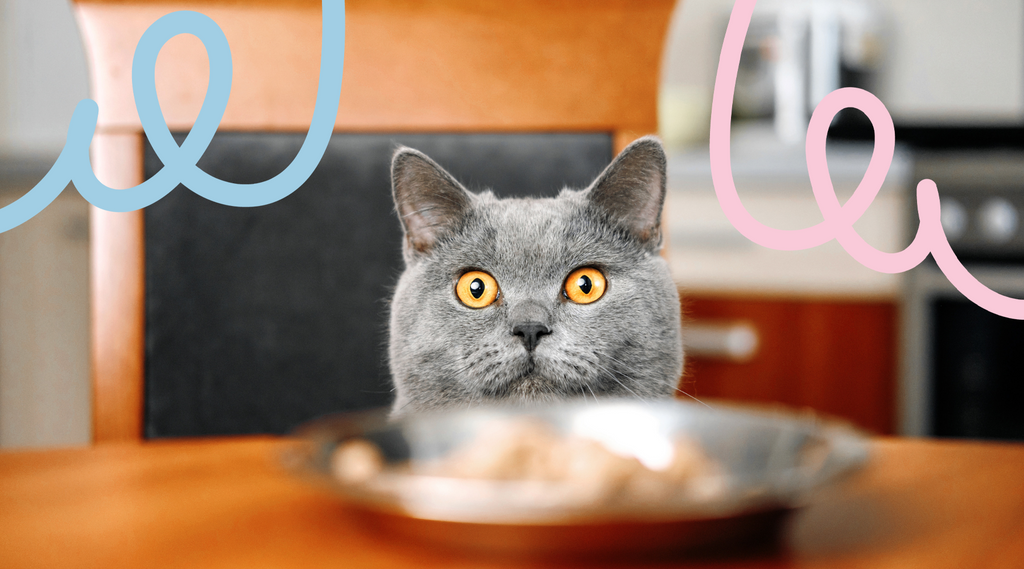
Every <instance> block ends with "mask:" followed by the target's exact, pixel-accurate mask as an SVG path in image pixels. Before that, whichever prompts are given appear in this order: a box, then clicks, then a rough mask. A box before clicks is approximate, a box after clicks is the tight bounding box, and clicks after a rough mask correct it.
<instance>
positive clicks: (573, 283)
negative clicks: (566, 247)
mask: <svg viewBox="0 0 1024 569" xmlns="http://www.w3.org/2000/svg"><path fill="white" fill-rule="evenodd" d="M607 286H608V282H607V281H606V280H605V279H604V275H603V274H601V271H599V270H597V269H595V268H593V267H583V268H582V269H576V270H575V271H573V272H572V274H570V275H569V278H567V279H565V288H564V290H563V292H562V294H564V295H565V297H566V298H568V299H569V300H571V301H573V302H575V303H576V304H590V303H591V302H594V301H595V300H597V299H599V298H601V296H603V295H604V289H605V287H607Z"/></svg>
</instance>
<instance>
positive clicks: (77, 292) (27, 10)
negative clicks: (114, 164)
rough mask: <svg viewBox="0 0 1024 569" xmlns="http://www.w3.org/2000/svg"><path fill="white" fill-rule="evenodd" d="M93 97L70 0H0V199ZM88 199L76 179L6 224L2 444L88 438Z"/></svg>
mask: <svg viewBox="0 0 1024 569" xmlns="http://www.w3.org/2000/svg"><path fill="white" fill-rule="evenodd" d="M87 96H88V86H87V72H86V65H85V56H84V54H83V50H82V46H81V40H80V36H79V34H78V30H77V27H76V26H75V22H74V18H73V16H72V13H71V7H70V5H69V4H68V3H67V1H66V0H0V205H7V204H8V203H10V202H11V201H13V200H15V199H17V198H18V197H20V196H21V195H23V194H24V193H25V192H26V191H28V190H29V189H30V188H31V187H32V186H33V185H34V184H35V183H36V182H37V181H38V179H39V178H41V177H42V176H43V175H44V174H45V172H46V169H47V168H48V167H49V164H50V161H52V159H53V158H54V157H56V155H57V153H59V152H60V149H61V148H62V147H63V146H64V141H65V138H66V136H67V127H68V124H69V123H70V121H71V115H72V113H73V111H74V108H75V105H76V104H77V103H78V101H80V100H81V99H83V98H85V97H87ZM87 214H88V205H87V204H86V202H85V200H83V199H82V198H81V197H80V196H79V195H78V193H77V192H75V191H74V189H72V188H69V189H67V190H65V192H64V194H62V195H61V197H59V198H57V200H56V201H55V202H54V203H53V204H51V205H50V206H49V207H48V208H46V210H44V211H43V212H42V213H41V214H40V215H38V216H36V217H35V218H33V219H31V220H29V221H28V222H26V223H25V224H23V225H21V226H19V227H16V228H14V229H12V230H10V231H7V232H6V233H0V447H12V446H34V447H38V446H65V445H76V444H87V443H88V442H89V440H90V438H91V429H90V421H91V416H90V378H89V354H88V348H89V305H88V302H89V298H88V284H89V281H88V277H89V268H88V259H89V256H88V255H89V252H88V242H87V239H88V225H87V224H88V216H87Z"/></svg>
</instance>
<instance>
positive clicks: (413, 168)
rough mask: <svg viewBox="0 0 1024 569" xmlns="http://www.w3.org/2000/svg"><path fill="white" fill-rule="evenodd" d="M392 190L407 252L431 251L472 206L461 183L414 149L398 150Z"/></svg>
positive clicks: (394, 159) (392, 178)
mask: <svg viewBox="0 0 1024 569" xmlns="http://www.w3.org/2000/svg"><path fill="white" fill-rule="evenodd" d="M391 189H392V193H393V195H394V198H395V207H396V208H397V209H398V216H399V218H400V219H401V221H402V228H403V229H404V230H405V238H406V249H407V250H408V251H411V252H418V253H426V252H428V251H430V249H432V248H433V247H434V245H435V244H436V243H437V241H438V240H439V239H440V238H441V236H442V235H444V234H445V233H447V232H448V231H449V230H450V229H452V228H453V227H454V226H455V225H456V224H457V223H458V221H459V220H460V219H461V218H462V217H463V216H464V215H465V213H466V212H467V211H468V210H469V207H470V205H471V202H470V193H469V191H467V190H466V189H465V188H463V187H462V184H459V183H458V182H457V181H456V180H455V178H453V177H452V176H451V174H449V173H448V172H446V171H445V170H444V168H442V167H441V166H439V165H438V164H437V162H434V161H433V160H431V159H430V158H428V157H427V156H426V155H425V154H423V153H422V152H419V151H417V150H413V149H412V148H404V147H403V148H399V149H398V150H397V151H396V152H395V156H394V158H393V159H392V160H391Z"/></svg>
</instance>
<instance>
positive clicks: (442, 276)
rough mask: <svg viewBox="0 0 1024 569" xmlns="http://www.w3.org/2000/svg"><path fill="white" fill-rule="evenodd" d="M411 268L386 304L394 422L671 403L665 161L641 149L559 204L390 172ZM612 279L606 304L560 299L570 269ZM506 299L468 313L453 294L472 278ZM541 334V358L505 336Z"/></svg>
mask: <svg viewBox="0 0 1024 569" xmlns="http://www.w3.org/2000/svg"><path fill="white" fill-rule="evenodd" d="M392 174H393V177H392V179H393V190H394V196H395V203H396V207H397V210H398V212H399V217H400V218H401V220H402V228H403V230H404V232H405V246H404V250H403V254H404V257H405V261H406V269H405V272H404V273H403V274H402V276H401V278H400V279H399V281H398V286H397V288H396V290H395V294H394V299H393V301H392V306H391V329H390V350H389V355H390V365H391V373H392V377H393V379H394V382H395V392H396V395H397V397H396V400H395V403H394V407H393V409H392V412H393V414H395V415H399V414H404V413H408V412H414V411H424V410H431V409H440V408H449V407H464V406H468V405H473V404H478V403H486V402H496V401H506V402H530V401H548V400H558V399H565V398H571V397H585V398H591V397H603V396H618V397H623V396H624V397H643V398H654V397H669V396H671V395H672V394H673V393H674V391H675V386H676V382H677V380H678V378H679V375H680V373H681V371H682V365H683V351H682V341H681V331H680V316H679V298H678V294H677V292H676V287H675V285H674V284H673V282H672V279H671V277H670V275H669V271H668V266H667V264H666V263H665V260H664V259H662V258H661V256H660V255H659V254H658V252H659V250H660V248H661V236H660V231H659V228H660V217H661V209H662V204H663V202H664V198H665V155H664V152H663V151H662V149H661V145H660V143H658V141H657V140H656V139H654V138H643V139H640V140H639V141H637V142H635V143H633V144H632V145H630V146H629V147H628V148H626V149H625V150H623V152H622V153H621V154H620V155H619V156H618V157H617V158H616V159H615V160H614V161H613V162H612V164H611V165H609V166H608V168H606V169H605V171H604V172H603V173H602V174H601V175H600V176H599V177H598V179H597V180H595V182H594V183H593V184H592V185H591V186H590V187H589V188H587V189H585V190H569V189H566V190H562V192H561V193H560V194H559V196H558V197H557V198H528V199H497V198H495V197H494V196H493V195H492V194H491V193H490V192H489V191H488V192H483V193H480V194H473V193H471V192H469V191H467V190H466V189H465V188H463V187H462V186H461V185H460V184H459V183H458V182H457V181H455V179H454V178H452V177H451V176H450V175H448V174H447V173H446V172H445V171H444V170H443V169H442V168H441V167H440V166H438V165H437V164H436V163H434V162H433V161H431V160H430V159H429V158H427V157H426V156H425V155H423V154H421V153H419V152H417V151H415V150H411V149H408V148H402V149H399V150H398V151H397V152H396V154H395V157H394V161H393V163H392ZM586 266H592V267H597V268H599V269H600V270H601V271H602V272H603V273H604V274H605V276H606V278H607V282H608V287H607V290H606V291H605V294H604V296H603V297H602V298H600V299H599V300H597V301H596V302H593V303H591V304H586V305H578V304H574V303H573V302H571V301H569V300H567V299H566V298H565V297H564V296H563V295H562V287H563V284H564V282H565V279H566V277H567V276H568V275H569V273H571V272H572V271H573V270H575V269H577V268H580V267H586ZM469 269H473V270H482V271H486V272H488V273H490V274H491V275H492V276H494V278H495V279H497V281H498V285H499V288H500V290H501V293H500V296H499V298H498V300H497V301H496V302H495V303H494V304H492V305H491V306H488V307H485V308H481V309H473V308H469V307H467V306H465V305H463V304H462V303H461V302H460V301H459V300H458V298H457V297H456V295H455V283H456V282H457V280H458V279H459V277H460V276H461V275H462V274H463V273H465V272H466V271H467V270H469ZM522 322H541V323H543V324H544V325H546V326H548V328H550V330H551V333H550V334H549V335H546V336H543V337H542V338H541V339H540V341H539V343H538V344H537V347H536V349H535V351H534V352H533V354H532V355H531V354H530V352H528V351H527V349H526V347H525V346H524V342H523V341H522V338H520V337H517V336H514V335H513V334H512V332H511V330H512V328H513V326H515V325H516V324H517V323H522Z"/></svg>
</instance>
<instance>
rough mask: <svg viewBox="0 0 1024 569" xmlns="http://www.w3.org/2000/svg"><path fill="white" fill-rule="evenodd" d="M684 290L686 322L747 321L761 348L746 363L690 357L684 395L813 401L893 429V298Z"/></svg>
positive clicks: (871, 426)
mask: <svg viewBox="0 0 1024 569" xmlns="http://www.w3.org/2000/svg"><path fill="white" fill-rule="evenodd" d="M681 296H682V298H683V300H682V304H683V326H684V327H685V326H686V325H687V322H698V321H699V322H745V323H748V324H750V325H751V326H752V327H753V328H754V329H755V330H756V331H757V335H758V340H759V341H758V349H757V351H756V353H755V354H754V355H753V356H752V357H751V358H750V359H748V360H746V361H742V362H735V361H729V360H726V359H721V358H710V357H701V356H698V355H693V356H691V355H687V358H686V367H685V370H684V373H683V377H682V379H681V381H680V388H681V389H682V390H684V391H685V392H686V393H689V394H691V395H694V396H695V397H697V398H699V399H704V398H722V399H731V400H741V401H748V402H777V403H782V404H784V405H787V406H792V407H796V408H803V407H809V408H811V409H813V410H815V411H818V412H821V413H825V414H829V415H834V416H837V417H841V418H844V419H848V420H850V421H852V422H853V423H855V424H856V425H857V426H859V427H862V428H865V429H868V430H870V431H873V432H876V433H884V434H888V433H892V432H893V429H894V425H895V421H894V418H895V417H894V415H895V385H896V381H895V378H896V362H897V353H896V350H897V324H896V322H897V307H896V305H895V304H894V303H893V302H891V301H830V300H784V299H776V298H770V297H767V298H757V297H739V298H734V297H713V296H690V295H686V294H685V293H682V294H681Z"/></svg>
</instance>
